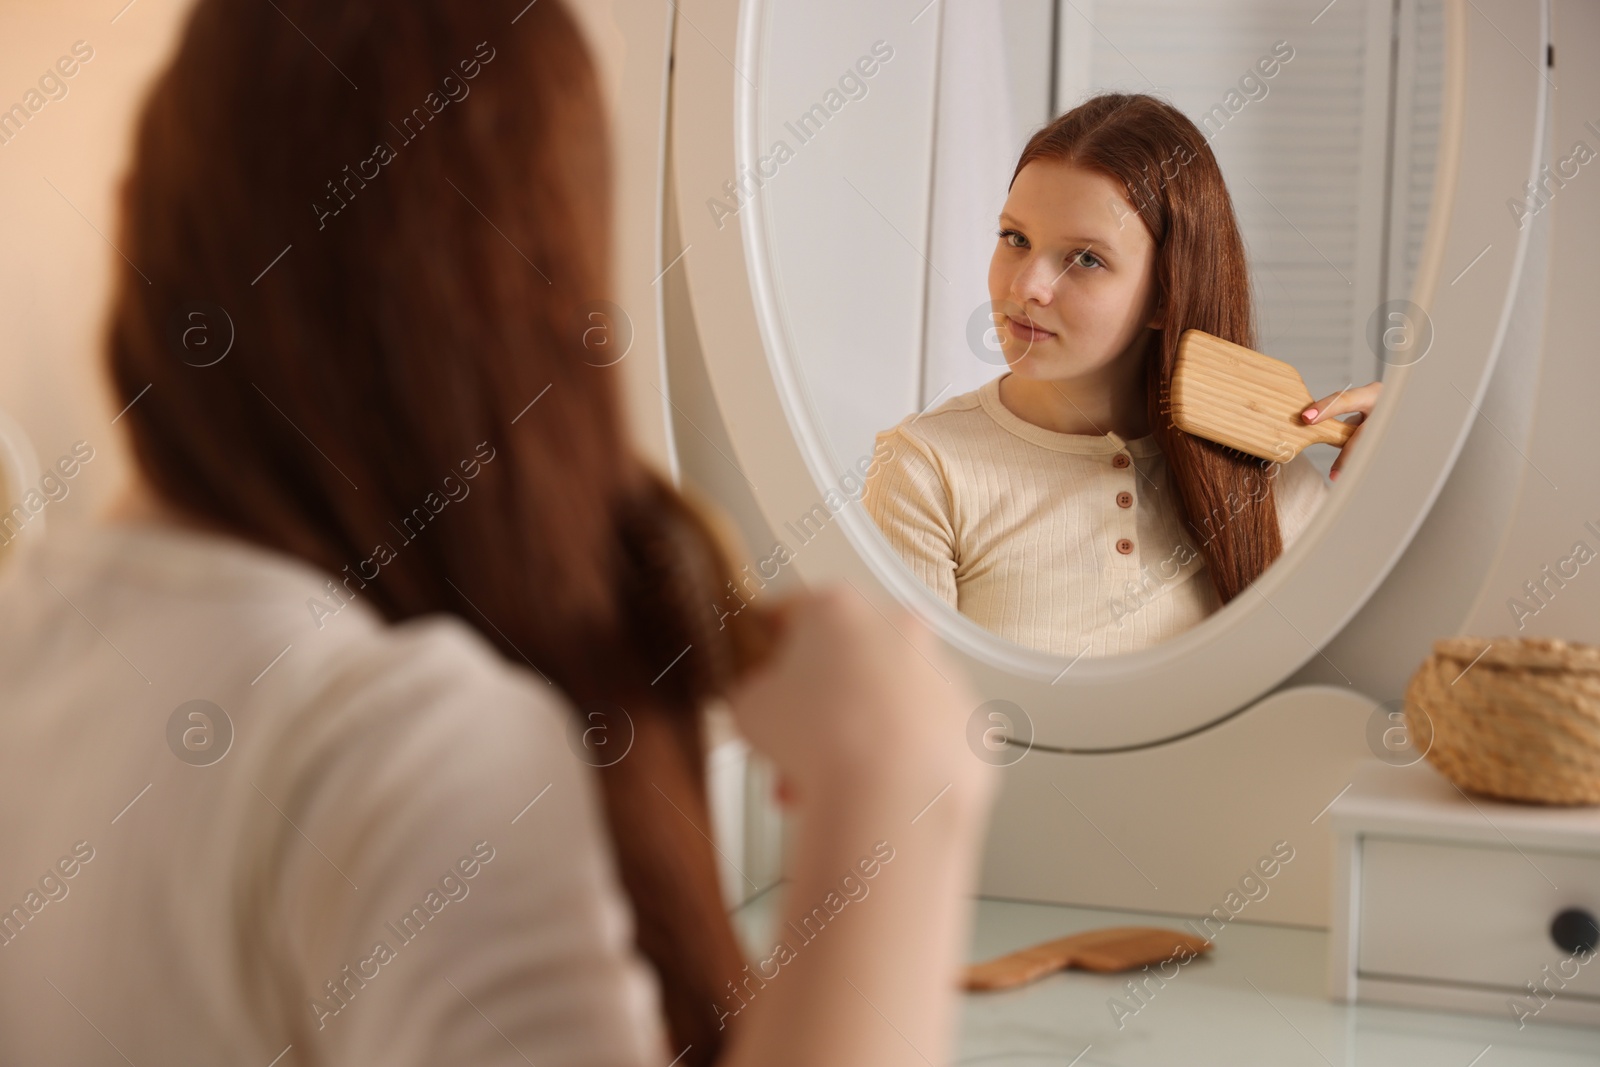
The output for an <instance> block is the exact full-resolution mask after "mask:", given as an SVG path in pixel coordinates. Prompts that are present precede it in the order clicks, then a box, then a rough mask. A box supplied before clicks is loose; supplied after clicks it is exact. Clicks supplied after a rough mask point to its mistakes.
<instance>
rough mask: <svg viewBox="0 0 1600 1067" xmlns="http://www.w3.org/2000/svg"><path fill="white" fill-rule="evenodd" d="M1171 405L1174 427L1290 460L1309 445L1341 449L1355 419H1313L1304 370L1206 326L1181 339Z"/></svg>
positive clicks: (1281, 460)
mask: <svg viewBox="0 0 1600 1067" xmlns="http://www.w3.org/2000/svg"><path fill="white" fill-rule="evenodd" d="M1162 399H1163V400H1164V401H1165V402H1166V403H1164V404H1163V406H1164V407H1166V408H1167V409H1168V414H1169V415H1170V416H1171V418H1172V425H1174V426H1176V427H1177V428H1178V429H1180V430H1182V431H1183V432H1184V433H1191V434H1194V435H1195V436H1196V437H1204V438H1205V439H1206V440H1208V441H1215V442H1216V443H1217V444H1219V445H1226V446H1227V447H1229V448H1235V449H1238V450H1239V451H1240V452H1245V453H1248V454H1249V455H1252V456H1255V457H1257V458H1258V459H1269V460H1276V461H1277V462H1279V463H1287V462H1289V461H1290V460H1291V459H1293V458H1294V457H1295V456H1297V455H1299V454H1300V451H1301V450H1302V449H1304V448H1305V447H1306V446H1307V445H1314V444H1317V443H1319V442H1320V443H1322V444H1329V445H1337V446H1340V447H1342V446H1343V445H1344V443H1345V442H1346V441H1348V440H1350V435H1351V434H1352V433H1354V432H1355V431H1356V425H1357V424H1356V423H1350V422H1341V421H1339V420H1338V419H1326V420H1324V421H1322V422H1318V423H1312V424H1307V423H1306V422H1304V421H1303V420H1302V419H1301V418H1300V413H1301V412H1302V411H1304V410H1305V409H1306V408H1308V407H1310V406H1311V401H1312V399H1313V398H1312V396H1311V393H1310V391H1309V390H1308V389H1306V383H1305V382H1304V380H1302V379H1301V377H1300V372H1299V371H1297V370H1295V369H1294V368H1293V367H1291V366H1290V365H1289V364H1287V363H1284V362H1283V361H1281V360H1276V359H1273V358H1272V357H1271V356H1263V355H1262V354H1261V353H1260V352H1254V351H1251V350H1250V349H1248V348H1246V347H1244V346H1243V345H1236V344H1234V343H1233V342H1232V341H1224V340H1223V339H1222V338H1220V337H1213V336H1212V335H1211V334H1209V333H1204V332H1202V331H1200V330H1185V331H1183V336H1181V337H1179V338H1178V358H1177V361H1176V363H1175V364H1174V365H1173V369H1172V386H1171V390H1170V393H1169V395H1168V396H1166V397H1163V398H1162Z"/></svg>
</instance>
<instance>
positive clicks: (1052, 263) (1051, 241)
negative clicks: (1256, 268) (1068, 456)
mask: <svg viewBox="0 0 1600 1067" xmlns="http://www.w3.org/2000/svg"><path fill="white" fill-rule="evenodd" d="M1155 256H1156V247H1155V241H1154V240H1153V239H1152V238H1151V236H1150V231H1149V230H1147V229H1146V228H1145V226H1144V223H1143V222H1142V221H1141V220H1140V218H1139V215H1138V213H1137V212H1136V211H1135V210H1134V207H1133V205H1132V204H1131V203H1129V202H1128V199H1127V194H1126V193H1125V192H1124V190H1123V188H1122V185H1121V183H1120V182H1117V181H1115V180H1114V179H1112V178H1110V177H1107V176H1106V175H1104V174H1102V173H1100V172H1099V171H1094V170H1086V169H1084V168H1082V167H1079V166H1076V165H1074V164H1071V163H1065V162H1061V161H1057V160H1045V159H1036V160H1034V161H1033V162H1031V163H1029V164H1028V165H1027V166H1025V167H1023V168H1022V172H1021V173H1020V174H1018V175H1017V178H1016V181H1015V182H1013V183H1012V186H1011V193H1010V195H1008V196H1007V197H1006V203H1005V210H1004V211H1002V212H1001V214H1000V234H999V242H998V243H997V244H996V245H995V250H994V258H993V259H991V260H990V261H989V300H990V303H991V306H992V308H993V311H994V316H995V323H996V326H997V328H998V330H999V335H1000V340H1001V347H1002V350H1003V351H1004V353H1005V357H1006V363H1007V364H1009V365H1010V368H1011V371H1012V373H1013V374H1016V375H1018V376H1019V377H1023V378H1034V379H1045V380H1065V379H1072V378H1089V379H1094V378H1104V377H1106V375H1107V373H1108V372H1110V373H1111V374H1112V376H1114V377H1121V375H1120V374H1117V372H1118V371H1126V370H1131V368H1129V367H1125V366H1120V364H1123V363H1125V362H1127V361H1130V360H1137V359H1139V358H1140V357H1141V356H1142V353H1143V350H1144V342H1145V340H1146V338H1147V337H1148V336H1149V335H1148V332H1147V331H1148V330H1149V329H1150V328H1151V327H1158V326H1160V321H1159V317H1158V315H1157V304H1158V293H1157V286H1156V280H1155Z"/></svg>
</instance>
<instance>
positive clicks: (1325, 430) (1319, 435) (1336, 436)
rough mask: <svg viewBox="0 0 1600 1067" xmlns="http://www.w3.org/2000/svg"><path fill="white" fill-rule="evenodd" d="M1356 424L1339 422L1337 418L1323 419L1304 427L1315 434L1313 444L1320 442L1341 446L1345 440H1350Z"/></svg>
mask: <svg viewBox="0 0 1600 1067" xmlns="http://www.w3.org/2000/svg"><path fill="white" fill-rule="evenodd" d="M1358 425H1359V423H1349V422H1341V421H1340V420H1338V419H1324V420H1323V421H1322V422H1318V423H1313V424H1312V425H1310V426H1307V427H1306V429H1307V430H1308V431H1310V432H1311V433H1312V434H1314V435H1315V437H1314V439H1313V442H1312V443H1313V444H1315V443H1317V442H1320V443H1322V444H1325V445H1336V446H1338V447H1339V448H1343V447H1344V445H1345V442H1346V441H1348V440H1350V435H1351V434H1353V433H1355V432H1356V426H1358Z"/></svg>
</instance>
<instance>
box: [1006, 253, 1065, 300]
mask: <svg viewBox="0 0 1600 1067" xmlns="http://www.w3.org/2000/svg"><path fill="white" fill-rule="evenodd" d="M1049 266H1050V265H1049V264H1048V263H1046V262H1045V261H1044V260H1043V259H1041V258H1039V257H1037V256H1035V257H1030V258H1029V260H1028V262H1027V263H1026V264H1024V265H1023V267H1022V269H1021V270H1019V271H1018V272H1017V274H1016V277H1014V278H1012V279H1011V295H1012V296H1013V297H1015V298H1016V301H1017V303H1019V304H1026V303H1028V302H1030V301H1031V302H1033V303H1035V304H1040V305H1045V304H1049V303H1050V301H1051V300H1053V299H1054V298H1055V277H1054V276H1053V275H1052V274H1051V273H1050V270H1049Z"/></svg>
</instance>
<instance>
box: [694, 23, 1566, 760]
mask: <svg viewBox="0 0 1600 1067" xmlns="http://www.w3.org/2000/svg"><path fill="white" fill-rule="evenodd" d="M771 2H772V0H680V2H679V4H678V8H679V11H680V19H679V23H678V26H677V30H676V35H675V36H676V43H675V49H674V77H673V99H672V105H671V107H672V113H671V116H670V121H671V122H672V137H673V139H674V145H675V149H674V152H673V156H674V167H675V175H674V186H675V189H676V203H675V204H672V205H669V206H668V209H669V210H674V209H675V210H676V211H677V212H678V216H679V221H680V226H681V232H682V234H683V239H684V242H685V245H686V247H687V252H686V253H685V254H684V255H683V257H682V264H681V266H682V269H684V270H685V271H686V272H687V279H688V285H689V292H690V300H691V305H692V307H693V310H694V317H695V321H696V324H697V326H698V329H699V333H700V340H701V345H702V349H703V353H704V359H705V362H706V367H707V371H708V373H709V376H710V379H711V383H712V388H713V391H714V393H715V395H716V398H717V403H718V405H719V407H720V409H721V412H722V415H723V419H724V421H725V423H726V426H727V430H728V435H729V438H730V440H731V442H732V444H733V447H734V451H735V453H736V460H737V465H738V466H739V468H740V470H741V472H742V473H743V474H744V476H745V477H746V479H747V480H748V481H749V482H750V483H751V484H752V486H753V487H754V490H755V496H756V499H757V501H758V503H759V504H760V506H761V508H762V511H763V513H764V514H765V516H766V518H767V520H768V523H769V525H770V526H771V528H772V529H773V530H774V531H778V536H779V537H781V538H783V539H784V541H785V543H786V544H787V543H789V541H790V537H791V535H789V534H788V533H787V532H786V522H787V521H790V520H793V519H795V518H797V517H798V516H801V515H804V514H806V513H807V512H809V511H811V509H812V508H813V507H814V506H815V505H817V504H818V503H819V502H821V501H822V500H823V497H824V494H825V492H826V491H827V489H828V488H829V487H831V486H834V485H837V484H838V478H839V474H840V472H836V471H830V470H829V467H830V465H831V461H830V459H829V451H828V449H827V448H826V447H825V446H824V443H823V442H822V440H821V439H820V437H819V435H818V433H817V431H816V429H815V426H816V422H815V420H814V419H813V417H812V414H811V412H810V411H809V410H807V405H806V402H805V400H804V393H803V392H802V390H801V389H800V388H799V384H798V376H797V374H796V371H795V365H794V359H795V354H794V352H793V350H792V347H791V344H790V340H789V336H790V335H789V331H788V328H787V326H786V324H785V320H784V309H783V305H782V302H781V300H780V298H779V296H778V294H777V293H776V292H775V291H774V288H773V282H772V279H773V276H774V271H773V269H772V264H771V261H770V251H769V247H768V243H767V233H768V220H767V217H766V210H767V204H766V201H765V199H764V198H762V197H761V195H760V193H759V192H758V193H757V194H756V195H755V198H754V200H753V201H752V202H751V203H750V204H749V205H747V206H746V207H745V209H744V210H742V211H741V212H740V213H739V215H738V218H737V226H735V225H734V224H732V223H731V222H730V223H729V224H727V225H726V226H725V228H723V229H721V230H719V229H718V228H717V226H716V225H715V224H714V222H713V219H712V218H711V215H710V213H709V212H708V211H707V210H706V209H705V206H704V201H705V198H706V197H707V195H717V196H720V195H722V194H721V191H722V189H723V186H724V183H725V182H726V181H727V180H728V179H729V178H731V177H733V176H735V175H737V174H740V173H744V172H745V170H746V169H747V168H754V166H755V162H756V158H757V155H758V145H757V140H756V132H757V131H756V121H757V94H758V93H759V91H760V86H761V84H762V77H761V75H762V39H763V25H764V18H765V14H766V12H767V10H768V8H769V6H770V4H771ZM1445 18H1446V33H1445V38H1446V40H1445V64H1444V66H1445V75H1444V86H1443V101H1442V113H1441V124H1440V141H1439V155H1438V160H1437V165H1436V169H1435V175H1436V177H1435V185H1434V194H1433V200H1432V208H1431V212H1432V213H1431V216H1430V219H1429V223H1428V228H1427V236H1426V238H1425V240H1424V243H1423V248H1422V253H1421V258H1420V261H1419V263H1418V267H1417V274H1416V282H1415V286H1414V290H1413V294H1412V297H1411V299H1412V301H1413V302H1414V303H1415V304H1417V305H1418V306H1419V307H1421V308H1423V309H1426V310H1427V311H1428V313H1429V314H1430V315H1431V318H1432V323H1433V328H1434V341H1433V345H1432V348H1431V350H1430V351H1429V353H1428V355H1427V356H1426V357H1425V358H1423V359H1422V360H1420V361H1419V362H1417V363H1415V364H1413V365H1410V366H1407V367H1395V368H1391V369H1390V370H1389V372H1388V374H1387V376H1386V379H1385V390H1384V398H1383V402H1382V403H1381V404H1380V405H1379V407H1378V409H1377V411H1376V412H1375V413H1374V415H1373V417H1372V419H1371V425H1370V427H1369V429H1368V430H1367V432H1366V433H1365V434H1364V435H1363V443H1364V444H1366V446H1367V447H1366V448H1365V449H1357V450H1356V451H1355V452H1354V453H1353V454H1352V456H1351V459H1350V461H1349V463H1347V464H1346V465H1345V468H1344V471H1343V475H1342V477H1341V478H1340V480H1339V481H1338V482H1337V483H1335V485H1334V487H1333V489H1332V492H1331V493H1330V494H1329V496H1328V499H1327V500H1326V501H1325V502H1324V504H1323V506H1322V508H1321V510H1320V511H1319V513H1318V514H1317V515H1316V517H1315V519H1314V520H1313V522H1312V523H1311V525H1310V526H1309V527H1308V528H1307V529H1306V530H1305V531H1304V532H1303V533H1302V535H1301V536H1300V538H1299V539H1298V541H1297V542H1296V543H1295V544H1294V546H1293V547H1292V548H1291V549H1290V550H1289V551H1288V552H1286V553H1285V555H1284V556H1283V558H1282V559H1281V560H1280V561H1278V563H1277V564H1276V565H1275V566H1273V567H1272V568H1271V569H1270V570H1269V571H1268V572H1267V573H1266V574H1265V575H1263V577H1262V578H1261V579H1260V580H1259V581H1258V582H1256V583H1255V585H1253V586H1252V587H1251V589H1250V590H1249V591H1248V592H1246V593H1244V594H1242V595H1241V596H1240V597H1239V598H1238V599H1237V600H1235V602H1234V603H1232V604H1230V605H1228V606H1227V607H1226V608H1225V609H1223V610H1222V611H1220V612H1218V613H1216V614H1215V615H1213V616H1211V617H1210V618H1208V619H1206V620H1205V621H1204V622H1203V623H1201V624H1200V625H1199V626H1197V627H1195V628H1194V629H1192V630H1190V631H1188V632H1186V633H1184V634H1182V635H1180V636H1178V637H1176V638H1174V639H1171V640H1169V641H1166V642H1164V643H1162V644H1160V645H1158V646H1155V647H1153V648H1149V649H1145V650H1142V651H1140V652H1136V653H1130V654H1125V655H1119V656H1112V657H1106V658H1085V659H1082V660H1080V661H1077V662H1072V661H1068V660H1066V659H1062V658H1058V657H1054V656H1050V655H1046V654H1043V653H1039V652H1035V651H1033V650H1030V649H1026V648H1022V647H1021V646H1018V645H1015V644H1013V643H1011V642H1009V641H1005V640H1003V639H1001V638H999V637H996V636H995V635H993V634H991V633H989V632H988V631H986V630H984V629H982V628H981V627H979V626H977V625H976V624H974V623H972V622H971V621H970V620H968V619H965V618H964V617H961V616H959V615H957V614H956V613H955V612H953V611H951V610H950V609H949V608H948V607H947V606H946V605H945V604H944V603H943V602H942V601H940V600H938V599H937V598H936V597H935V596H934V594H933V593H932V592H931V591H930V590H929V589H927V588H926V587H925V586H924V585H923V584H922V583H921V582H920V581H919V580H918V579H917V578H916V577H915V576H914V575H912V573H911V572H910V571H909V570H908V569H907V568H906V567H905V566H904V564H903V563H901V561H900V560H899V559H898V557H897V556H895V554H894V552H893V550H892V549H891V548H890V546H889V545H888V543H887V542H886V541H884V540H883V539H882V536H881V535H880V534H879V533H878V531H877V529H876V527H875V526H874V524H873V523H872V520H871V519H870V518H869V517H868V516H867V515H866V513H865V511H864V510H863V509H862V508H861V507H860V505H859V502H851V503H849V504H847V505H846V506H844V507H843V508H842V509H841V510H840V511H839V512H838V513H837V515H836V517H835V518H836V521H833V522H830V523H829V524H828V525H827V526H825V527H824V528H823V532H822V533H821V534H820V535H819V536H818V537H817V538H816V539H815V540H814V541H811V542H807V543H806V544H805V545H804V547H801V548H798V550H797V551H795V552H794V558H793V562H792V563H791V564H789V565H790V566H793V567H794V568H796V569H797V571H798V573H799V575H800V577H801V578H802V579H803V580H804V581H805V582H806V583H808V584H816V583H825V582H829V581H836V580H846V581H849V582H850V583H851V584H852V585H854V586H855V587H856V588H857V589H858V590H859V591H860V592H862V593H863V594H864V595H865V596H867V597H868V598H869V599H871V600H872V601H873V602H874V603H876V604H878V605H880V607H881V606H886V605H887V604H888V603H890V602H891V601H899V602H900V603H903V604H905V605H907V606H909V607H911V608H913V609H914V610H915V611H916V612H917V613H918V614H919V615H920V616H921V617H922V618H923V619H925V620H926V621H927V622H928V624H929V625H930V627H931V628H932V629H933V630H934V631H935V632H936V633H938V634H939V635H940V637H941V638H942V639H943V640H944V641H945V642H946V643H947V644H948V645H949V646H950V648H951V649H952V650H953V651H954V653H955V654H956V655H957V656H958V657H959V658H960V659H961V660H962V661H963V663H964V665H965V666H966V668H967V669H968V671H969V673H970V676H971V677H972V679H973V680H974V682H975V683H976V685H977V686H978V688H979V691H980V692H981V693H982V694H983V696H984V698H985V699H1006V700H1010V701H1013V702H1014V703H1016V704H1017V705H1018V706H1020V707H1021V708H1022V709H1024V711H1026V712H1027V714H1028V717H1029V718H1030V719H1031V729H1032V738H1031V742H1032V744H1034V745H1036V746H1038V747H1042V748H1055V749H1060V750H1064V751H1076V752H1093V751H1117V750H1124V749H1129V748H1137V747H1141V746H1146V745H1151V744H1157V743H1161V742H1163V741H1168V740H1171V739H1174V738H1177V737H1182V736H1185V735H1187V734H1191V733H1193V732H1195V731H1197V730H1201V729H1204V728H1206V727H1208V726H1211V725H1214V724H1216V723H1217V722H1219V721H1221V720H1223V719H1225V718H1227V717H1228V716H1229V715H1231V714H1233V713H1235V712H1237V711H1238V710H1240V709H1242V708H1244V707H1246V706H1248V705H1249V704H1250V703H1252V702H1253V701H1255V700H1256V699H1258V698H1260V697H1261V696H1262V695H1264V694H1266V693H1268V692H1270V691H1271V690H1272V689H1273V688H1274V687H1276V686H1277V685H1279V684H1280V683H1281V682H1282V681H1283V680H1284V679H1285V678H1287V677H1288V676H1289V675H1290V674H1292V673H1293V672H1294V671H1295V670H1296V669H1297V668H1299V667H1300V666H1301V665H1302V664H1304V663H1305V662H1306V661H1307V660H1309V659H1311V658H1312V657H1313V656H1317V655H1319V654H1320V652H1319V650H1320V648H1321V647H1322V646H1323V645H1325V644H1326V643H1327V642H1328V641H1329V640H1330V639H1331V638H1333V637H1334V636H1335V635H1336V634H1338V632H1339V631H1340V630H1341V629H1342V628H1343V627H1344V625H1345V624H1346V623H1347V622H1348V621H1349V620H1350V618H1351V617H1352V616H1353V615H1354V614H1355V613H1356V612H1357V611H1358V610H1359V609H1360V607H1361V606H1362V604H1363V603H1365V602H1366V600H1367V599H1368V598H1369V597H1370V596H1371V595H1372V593H1373V592H1374V591H1375V590H1376V589H1377V588H1378V586H1379V585H1380V584H1381V583H1382V582H1383V580H1384V578H1385V576H1386V575H1387V574H1388V572H1389V570H1390V568H1391V567H1392V566H1393V565H1394V563H1395V561H1396V560H1397V559H1398V558H1399V556H1400V554H1401V553H1402V552H1403V551H1404V549H1405V547H1406V545H1407V544H1408V543H1409V542H1410V540H1411V538H1412V536H1413V535H1414V534H1415V533H1416V531H1417V529H1418V527H1419V526H1420V525H1421V523H1422V520H1423V518H1424V517H1425V516H1426V515H1427V513H1428V509H1429V508H1430V507H1431V506H1432V504H1433V501H1434V499H1435V497H1436V496H1437V495H1438V493H1439V490H1440V488H1441V487H1442V486H1443V484H1444V482H1445V479H1446V477H1447V476H1448V475H1449V473H1450V470H1451V467H1452V466H1453V464H1454V462H1455V459H1456V456H1457V454H1458V453H1459V452H1460V449H1461V447H1462V444H1463V442H1464V441H1465V439H1466V436H1467V432H1468V430H1469V429H1470V428H1471V425H1472V422H1473V420H1474V419H1476V418H1478V417H1479V415H1478V411H1477V409H1478V407H1479V406H1481V401H1482V398H1483V393H1484V390H1485V388H1486V387H1487V384H1488V381H1489V377H1490V374H1491V372H1492V371H1493V369H1494V364H1495V360H1496V358H1497V356H1498V353H1499V349H1500V345H1501V343H1502V340H1503V338H1504V334H1505V328H1506V323H1507V319H1508V315H1509V311H1510V306H1511V297H1512V295H1513V294H1514V292H1515V288H1516V281H1517V278H1518V276H1519V274H1520V272H1521V270H1522V265H1523V260H1524V257H1525V254H1526V245H1527V235H1528V234H1527V231H1526V230H1523V231H1521V232H1519V231H1518V229H1517V227H1516V225H1515V220H1514V218H1513V217H1512V215H1511V213H1510V212H1508V211H1507V210H1506V207H1505V203H1506V199H1507V198H1508V197H1510V196H1517V195H1521V193H1522V190H1523V186H1524V183H1526V182H1528V181H1529V180H1530V179H1534V178H1536V177H1537V171H1538V165H1539V162H1540V160H1539V158H1538V151H1539V147H1540V136H1539V133H1540V131H1541V130H1542V129H1543V126H1544V107H1545V105H1546V95H1545V92H1544V89H1545V85H1544V82H1543V79H1544V78H1545V71H1544V68H1543V67H1542V66H1540V65H1537V64H1535V63H1534V62H1532V61H1528V62H1526V63H1519V62H1516V61H1515V60H1514V59H1512V60H1509V61H1508V59H1507V56H1508V55H1509V53H1508V52H1507V47H1508V45H1509V46H1510V47H1512V48H1515V49H1516V50H1517V51H1519V52H1520V53H1522V54H1523V58H1524V59H1526V57H1527V55H1529V54H1532V55H1536V56H1538V57H1539V58H1540V59H1542V58H1543V51H1544V44H1545V42H1546V41H1547V40H1548V37H1547V25H1546V19H1547V13H1546V9H1545V5H1543V4H1536V5H1535V4H1525V3H1518V2H1517V0H1474V8H1473V9H1469V8H1468V5H1467V2H1466V0H1446V3H1445ZM685 22H687V23H688V27H687V28H686V27H685ZM730 57H731V59H730ZM730 66H732V67H733V68H734V69H732V70H730ZM736 230H737V231H738V233H739V235H740V237H739V238H737V239H736V238H735V237H734V233H735V231H736ZM668 251H669V253H670V252H671V250H668ZM1463 268H1469V269H1466V270H1463ZM760 353H765V358H764V359H763V358H762V357H761V355H760ZM1335 546H1337V547H1335ZM790 547H791V549H794V548H795V546H794V545H792V544H791V545H790ZM751 548H752V549H753V550H754V552H755V554H756V555H757V556H766V555H767V554H768V553H767V549H768V546H751ZM768 577H770V575H768Z"/></svg>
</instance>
